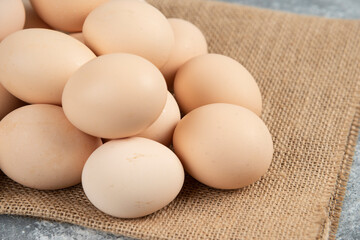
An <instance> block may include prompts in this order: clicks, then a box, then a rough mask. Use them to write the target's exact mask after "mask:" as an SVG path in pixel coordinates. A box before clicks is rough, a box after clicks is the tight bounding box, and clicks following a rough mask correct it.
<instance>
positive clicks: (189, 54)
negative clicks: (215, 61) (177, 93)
mask: <svg viewBox="0 0 360 240" xmlns="http://www.w3.org/2000/svg"><path fill="white" fill-rule="evenodd" d="M168 20H169V23H170V25H171V27H172V29H173V31H174V36H175V44H174V47H173V48H172V51H171V54H170V57H169V60H168V61H167V62H166V64H165V65H164V66H163V67H162V68H161V69H160V71H161V72H162V74H163V75H164V77H165V80H166V83H167V85H168V89H169V90H172V89H173V83H174V77H175V74H176V72H177V70H178V69H179V68H180V67H181V65H183V64H184V63H185V62H187V61H188V60H190V59H191V58H193V57H196V56H199V55H203V54H206V53H208V49H207V43H206V39H205V37H204V35H203V34H202V33H201V31H200V29H198V28H197V27H196V26H195V25H194V24H192V23H191V22H188V21H185V20H183V19H179V18H169V19H168Z"/></svg>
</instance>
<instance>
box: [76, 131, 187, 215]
mask: <svg viewBox="0 0 360 240" xmlns="http://www.w3.org/2000/svg"><path fill="white" fill-rule="evenodd" d="M183 183H184V170H183V167H182V165H181V163H180V161H179V159H178V158H177V157H176V155H175V154H174V153H173V152H172V151H171V150H170V149H168V148H167V147H165V146H164V145H162V144H160V143H157V142H155V141H152V140H149V139H146V138H138V137H134V138H127V139H120V140H113V141H110V142H107V143H105V144H104V145H103V146H101V147H100V148H98V149H97V150H96V151H95V152H94V153H93V154H91V156H90V157H89V159H88V160H87V162H86V164H85V167H84V170H83V173H82V185H83V188H84V191H85V194H86V196H87V197H88V199H89V200H90V202H91V203H92V204H94V205H95V207H97V208H98V209H99V210H100V211H103V212H104V213H107V214H109V215H112V216H114V217H120V218H137V217H142V216H145V215H148V214H151V213H153V212H155V211H158V210H159V209H161V208H163V207H165V206H166V205H167V204H169V203H170V202H171V201H172V200H173V199H174V198H175V197H176V196H177V195H178V193H179V192H180V190H181V188H182V185H183Z"/></svg>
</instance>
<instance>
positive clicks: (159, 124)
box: [137, 92, 181, 146]
mask: <svg viewBox="0 0 360 240" xmlns="http://www.w3.org/2000/svg"><path fill="white" fill-rule="evenodd" d="M180 118H181V116H180V109H179V106H178V105H177V103H176V101H175V98H174V97H173V95H172V94H171V93H169V92H168V94H167V99H166V104H165V107H164V109H163V111H162V112H161V114H160V116H159V117H158V118H157V119H156V121H155V122H154V123H153V124H151V125H150V127H148V128H147V129H145V131H143V132H141V133H140V134H138V135H137V136H138V137H144V138H149V139H152V140H154V141H157V142H159V143H162V144H164V145H165V146H169V145H170V143H171V140H172V136H173V133H174V130H175V127H176V124H177V123H178V122H179V121H180Z"/></svg>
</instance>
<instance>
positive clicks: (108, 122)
mask: <svg viewBox="0 0 360 240" xmlns="http://www.w3.org/2000/svg"><path fill="white" fill-rule="evenodd" d="M74 41H75V40H74ZM166 97H167V89H166V82H165V79H164V77H163V76H162V75H161V72H160V71H159V70H158V69H157V68H156V67H155V66H154V65H153V64H152V63H151V62H149V61H147V60H146V59H144V58H142V57H139V56H136V55H131V54H125V53H114V54H108V55H103V56H100V57H97V58H96V59H94V60H92V61H90V62H88V63H86V64H85V65H84V66H82V67H81V68H80V69H79V70H78V71H76V72H75V73H74V74H73V75H72V76H71V77H70V79H69V81H68V82H67V84H66V86H65V88H64V93H63V99H62V103H63V108H64V111H65V114H66V116H67V117H68V119H69V120H70V122H72V123H73V124H74V125H75V126H76V127H77V128H79V129H80V130H82V131H84V132H86V133H88V134H90V135H93V136H97V137H102V138H110V139H115V138H123V137H129V136H134V135H136V134H138V133H140V132H142V131H143V130H145V129H146V128H147V127H149V126H150V125H151V124H152V123H153V122H154V121H155V120H156V119H157V118H158V117H159V116H160V114H161V112H162V110H163V108H164V106H165V103H166Z"/></svg>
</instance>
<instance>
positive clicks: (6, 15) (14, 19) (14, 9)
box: [0, 0, 25, 42]
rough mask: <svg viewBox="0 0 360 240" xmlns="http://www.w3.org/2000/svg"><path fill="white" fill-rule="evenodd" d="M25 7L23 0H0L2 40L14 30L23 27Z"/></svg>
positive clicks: (0, 34)
mask: <svg viewBox="0 0 360 240" xmlns="http://www.w3.org/2000/svg"><path fill="white" fill-rule="evenodd" d="M24 23H25V9H24V5H23V3H22V2H21V0H1V1H0V42H1V40H3V39H4V38H5V37H6V36H8V35H10V34H11V33H13V32H16V31H18V30H21V29H23V27H24Z"/></svg>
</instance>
